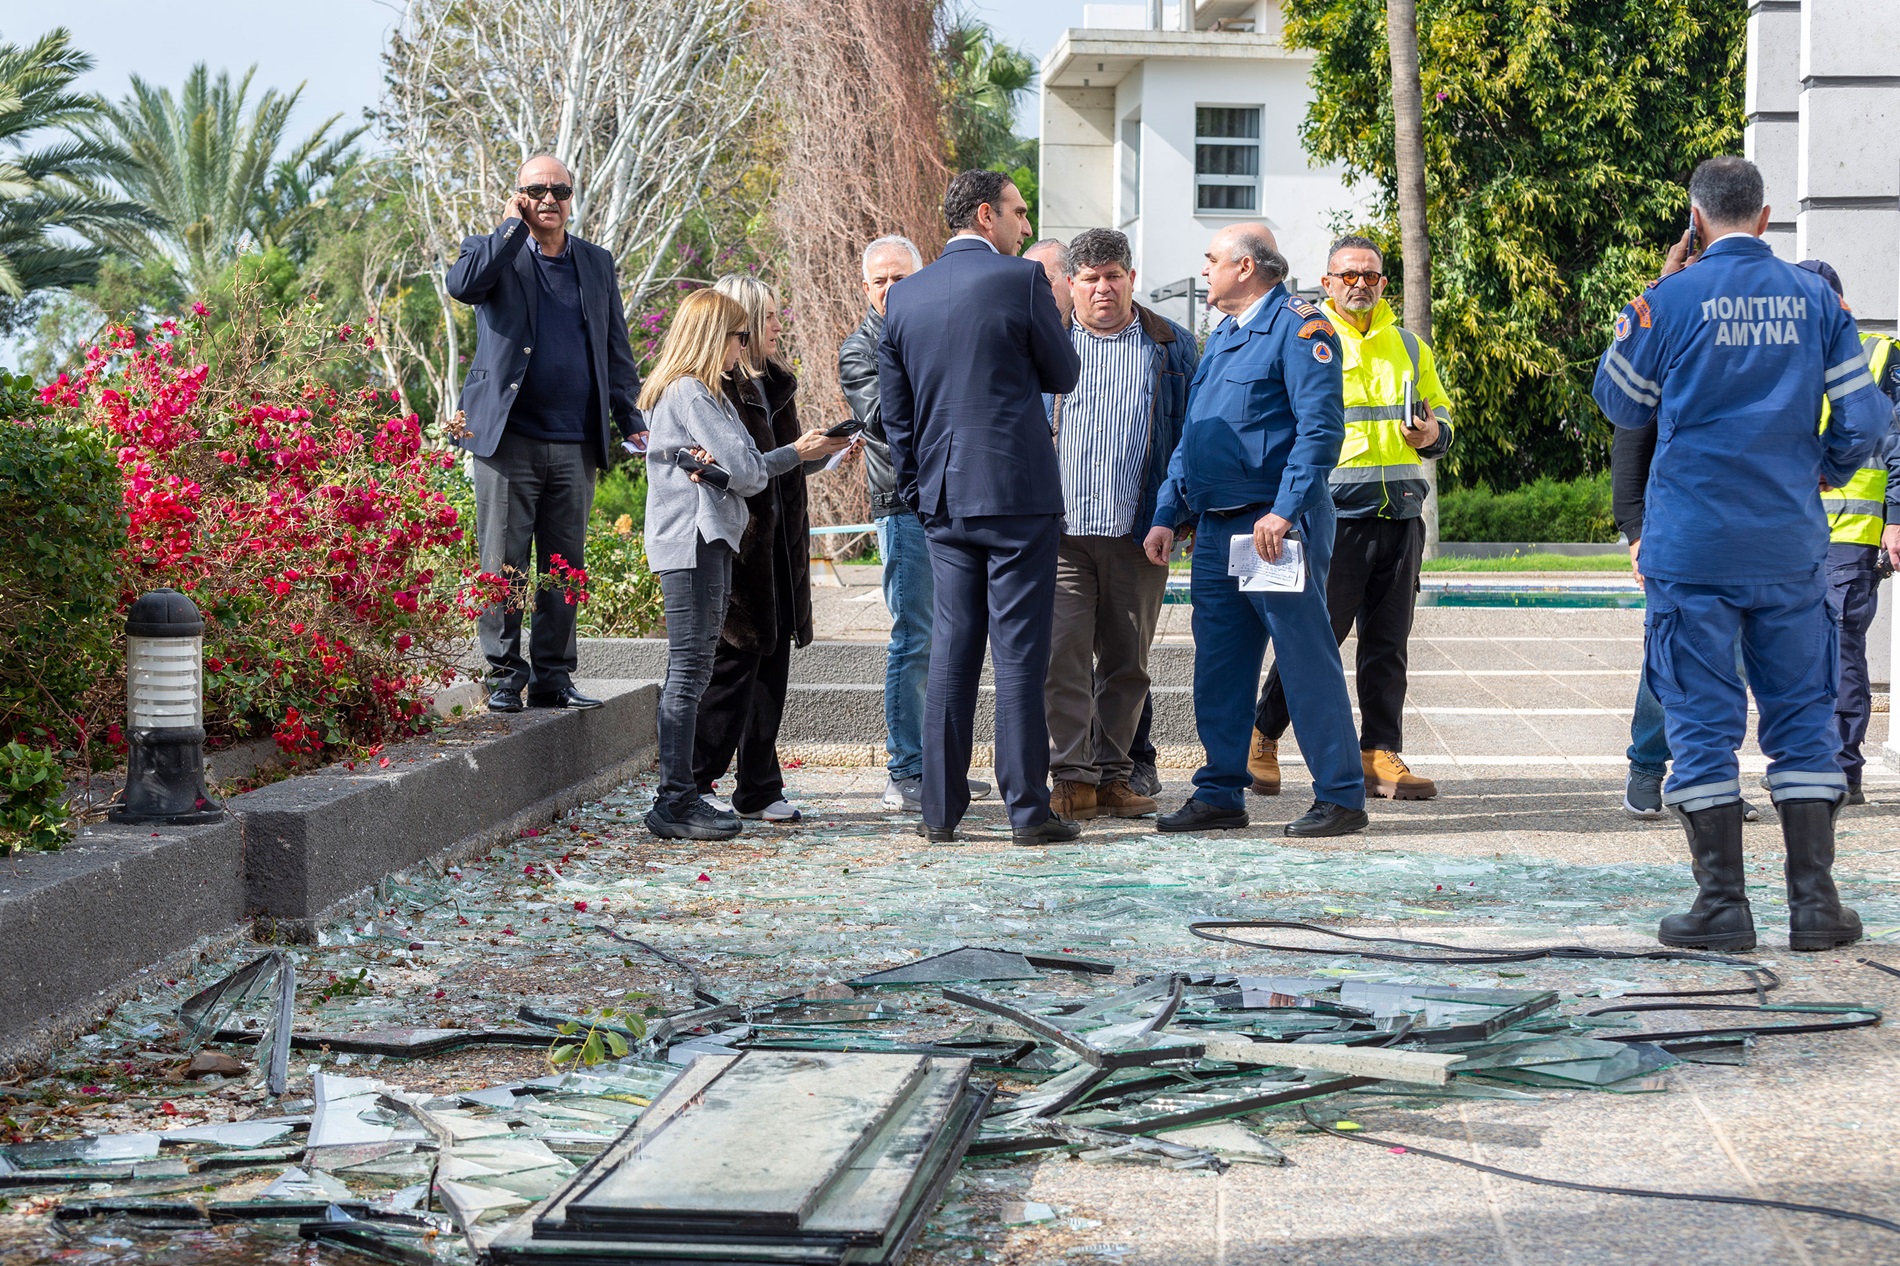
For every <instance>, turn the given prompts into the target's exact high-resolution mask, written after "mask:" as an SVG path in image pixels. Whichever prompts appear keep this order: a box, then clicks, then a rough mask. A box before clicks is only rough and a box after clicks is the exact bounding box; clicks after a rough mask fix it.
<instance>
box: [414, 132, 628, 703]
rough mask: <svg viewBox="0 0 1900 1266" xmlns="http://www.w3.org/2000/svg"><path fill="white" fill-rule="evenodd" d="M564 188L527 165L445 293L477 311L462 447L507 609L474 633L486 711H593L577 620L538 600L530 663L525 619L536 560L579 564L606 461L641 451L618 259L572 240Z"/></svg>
mask: <svg viewBox="0 0 1900 1266" xmlns="http://www.w3.org/2000/svg"><path fill="white" fill-rule="evenodd" d="M573 201H574V178H573V176H572V175H571V174H570V173H569V171H568V169H567V166H566V164H564V163H562V162H561V161H560V160H559V159H557V158H555V157H553V156H552V155H548V154H541V155H537V156H535V157H533V158H530V159H529V160H528V161H527V162H525V163H523V164H522V165H521V170H520V172H519V173H518V174H517V175H516V177H515V188H514V189H513V190H512V191H511V192H510V193H509V195H508V200H507V203H506V206H505V209H504V211H503V213H502V221H501V223H500V224H499V225H497V226H496V228H495V231H494V232H492V233H490V234H488V235H487V236H485V237H467V238H463V239H462V253H461V256H460V257H459V258H457V259H456V261H455V266H454V267H452V268H450V269H449V276H448V290H449V293H450V294H451V295H453V296H455V298H457V299H459V300H461V301H462V302H463V303H466V304H470V305H471V306H473V307H474V309H475V328H476V340H475V360H474V363H473V364H472V365H471V366H470V367H469V371H468V379H467V381H466V382H464V383H463V385H462V413H463V416H464V419H465V428H464V429H465V433H464V434H463V435H462V436H461V437H460V440H461V444H462V447H464V448H466V449H468V451H469V452H470V453H472V454H474V468H475V470H474V476H475V534H476V539H477V541H478V543H479V546H480V553H481V567H482V570H483V571H485V572H489V573H492V574H495V575H500V576H506V577H507V578H508V580H509V584H510V588H511V597H510V600H509V601H508V602H506V603H496V604H493V605H491V606H490V607H489V608H488V609H487V610H485V611H483V612H482V614H481V617H480V619H479V620H478V621H477V624H476V628H477V631H478V633H479V635H480V639H481V645H482V655H483V657H484V658H486V659H487V660H488V673H489V676H488V688H489V693H488V707H489V710H490V711H492V712H519V711H521V709H522V706H523V696H524V695H525V697H526V701H527V706H529V707H536V708H597V707H599V706H600V700H598V699H592V698H589V697H588V696H586V695H584V694H582V693H581V692H580V691H578V690H576V689H575V688H574V681H573V676H574V669H575V666H576V664H577V663H578V660H579V644H578V642H577V641H576V639H575V617H576V616H577V615H578V612H577V611H576V609H575V607H574V605H573V604H572V603H570V602H568V601H567V596H566V595H565V594H563V593H561V592H559V591H558V590H556V589H552V588H541V589H539V591H538V592H537V593H536V594H535V598H534V621H533V628H532V631H531V633H530V639H529V650H528V658H527V659H523V658H522V655H521V611H522V607H523V606H524V605H526V604H525V598H526V593H527V589H528V587H529V583H530V582H529V577H530V575H532V574H535V573H531V572H530V570H529V564H530V561H531V559H530V556H531V555H533V554H536V553H538V554H539V562H538V567H537V568H536V571H537V572H538V573H539V574H540V575H543V576H545V575H546V574H547V573H548V572H549V571H550V570H552V561H553V559H554V558H555V557H556V556H559V557H560V558H561V559H563V560H564V561H565V562H566V563H567V564H568V566H570V567H575V568H584V567H585V566H586V565H587V564H586V545H587V516H588V515H589V514H590V513H591V512H592V510H593V507H594V481H595V478H596V477H597V475H598V474H599V472H600V469H601V467H603V466H607V465H610V464H611V463H612V461H613V459H614V457H615V455H616V454H619V453H624V452H640V451H643V450H644V449H645V447H646V433H647V426H646V421H645V420H644V419H643V418H642V417H641V416H640V410H639V408H638V407H637V406H636V405H635V404H634V401H635V399H636V398H637V397H638V396H639V394H640V373H639V370H638V369H637V368H636V367H635V365H634V361H633V348H632V346H631V345H630V343H629V342H628V339H627V318H626V315H625V313H624V312H623V310H622V308H621V303H620V281H619V278H618V276H617V275H616V272H615V267H614V258H613V256H612V255H610V254H608V253H607V252H606V251H605V250H603V249H601V248H600V247H598V246H596V245H594V244H593V243H592V242H584V241H582V240H581V239H580V238H578V237H575V236H574V235H572V234H571V233H569V232H568V231H567V222H568V220H569V218H570V217H571V216H572V208H573Z"/></svg>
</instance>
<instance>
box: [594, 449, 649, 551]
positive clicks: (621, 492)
mask: <svg viewBox="0 0 1900 1266" xmlns="http://www.w3.org/2000/svg"><path fill="white" fill-rule="evenodd" d="M594 518H596V519H598V520H600V521H601V522H603V523H605V524H607V525H608V526H609V527H615V525H616V524H618V523H619V521H620V520H621V519H622V518H624V519H626V521H627V523H626V530H628V531H631V532H633V533H635V534H638V533H640V532H642V531H644V530H645V529H646V522H647V464H646V463H645V462H641V461H630V462H621V463H620V464H619V465H618V466H615V467H614V468H613V469H612V470H605V471H602V472H601V475H600V482H599V483H598V484H596V485H595V487H594ZM615 530H616V531H618V530H620V529H619V528H618V527H615Z"/></svg>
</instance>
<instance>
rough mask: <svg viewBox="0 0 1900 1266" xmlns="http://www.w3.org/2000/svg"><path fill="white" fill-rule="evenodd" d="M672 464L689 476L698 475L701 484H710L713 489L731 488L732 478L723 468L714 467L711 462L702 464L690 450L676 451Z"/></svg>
mask: <svg viewBox="0 0 1900 1266" xmlns="http://www.w3.org/2000/svg"><path fill="white" fill-rule="evenodd" d="M673 464H674V465H675V466H678V467H679V468H680V469H681V470H683V471H685V472H686V473H687V474H689V475H698V476H699V481H700V482H701V483H707V484H711V485H712V486H713V487H715V488H719V489H725V488H730V487H731V486H732V476H731V475H730V474H728V473H727V471H726V469H725V467H723V466H715V465H713V464H712V463H711V462H702V461H700V460H699V459H698V458H697V457H694V456H693V450H692V449H690V448H682V449H677V450H675V451H674V453H673Z"/></svg>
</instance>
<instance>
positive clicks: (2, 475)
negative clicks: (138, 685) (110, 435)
mask: <svg viewBox="0 0 1900 1266" xmlns="http://www.w3.org/2000/svg"><path fill="white" fill-rule="evenodd" d="M30 387H31V384H30V383H28V382H27V381H26V380H25V379H24V378H22V377H19V376H17V375H13V374H8V373H6V372H5V371H4V370H0V408H3V409H4V418H0V523H6V524H8V525H9V529H8V531H7V532H6V533H5V534H4V536H0V740H7V739H16V738H17V739H20V740H22V741H24V742H25V743H26V744H28V745H29V746H32V747H46V748H51V749H54V750H61V749H64V750H67V751H69V752H72V753H74V754H75V755H76V754H78V753H79V752H80V751H81V750H82V749H84V748H85V747H86V746H87V744H88V742H89V741H90V740H92V739H94V738H98V737H101V736H99V735H96V734H88V733H87V723H86V720H85V718H86V716H87V714H88V711H89V708H88V707H87V703H88V698H89V696H92V695H96V694H98V693H99V692H100V691H101V690H103V691H105V692H106V693H117V685H116V683H117V682H118V681H120V680H121V678H120V676H119V673H118V667H119V665H118V661H117V657H116V656H115V654H114V652H113V639H114V634H115V633H116V632H117V629H118V620H117V615H116V612H117V608H118V599H119V590H120V588H121V584H122V581H121V579H120V567H119V553H118V551H119V549H120V547H121V546H123V545H124V543H125V513H124V509H123V505H122V500H121V492H120V481H119V472H118V470H117V469H116V468H115V467H114V466H113V464H112V461H111V459H110V458H109V457H108V456H107V453H106V448H105V443H104V439H103V437H102V435H101V434H100V432H99V431H98V429H97V428H94V427H91V426H87V425H85V424H84V423H83V422H79V423H68V422H63V421H61V420H57V419H55V418H52V417H49V416H46V412H47V411H46V410H45V409H44V408H43V407H42V406H41V405H40V403H39V400H38V398H37V396H36V395H34V394H32V393H31V391H30Z"/></svg>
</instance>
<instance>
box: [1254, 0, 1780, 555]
mask: <svg viewBox="0 0 1900 1266" xmlns="http://www.w3.org/2000/svg"><path fill="white" fill-rule="evenodd" d="M1286 14H1287V24H1286V37H1287V41H1288V43H1289V44H1292V45H1297V46H1301V47H1306V48H1311V49H1314V50H1316V52H1317V53H1318V58H1317V60H1316V61H1315V63H1314V68H1313V79H1312V82H1313V87H1314V89H1315V92H1316V94H1317V96H1316V100H1315V101H1314V104H1313V105H1312V107H1311V108H1310V110H1309V111H1308V114H1307V119H1306V123H1305V126H1304V128H1303V136H1304V138H1305V142H1306V146H1307V149H1308V151H1309V152H1310V153H1311V154H1312V155H1313V156H1314V157H1315V158H1317V159H1321V160H1325V161H1338V162H1342V163H1343V164H1344V165H1345V167H1346V170H1347V174H1348V175H1349V176H1350V177H1351V178H1352V179H1355V180H1368V181H1370V182H1371V183H1372V184H1373V185H1374V186H1375V187H1376V188H1377V189H1378V190H1379V191H1380V194H1381V198H1380V202H1379V204H1378V207H1377V214H1378V217H1379V220H1378V223H1377V224H1375V225H1374V226H1373V235H1374V236H1375V237H1378V238H1379V239H1381V240H1382V241H1385V242H1390V243H1392V245H1393V250H1392V258H1390V259H1388V261H1387V272H1388V274H1391V273H1396V272H1397V271H1398V267H1397V265H1398V263H1399V260H1398V250H1397V236H1398V235H1397V232H1396V214H1395V213H1396V205H1395V192H1396V173H1395V171H1394V166H1393V125H1392V107H1391V92H1390V81H1391V72H1390V59H1389V58H1388V56H1387V55H1386V32H1385V6H1384V4H1383V2H1382V0H1287V4H1286ZM1746 16H1747V15H1746V13H1745V12H1744V6H1740V5H1707V4H1691V3H1688V0H1419V4H1418V24H1419V32H1418V38H1419V58H1420V63H1421V69H1422V80H1423V86H1424V97H1425V144H1426V179H1427V184H1428V190H1429V206H1430V212H1431V230H1432V231H1431V242H1432V253H1433V257H1434V259H1433V264H1434V278H1433V281H1434V285H1433V296H1432V300H1433V308H1434V312H1433V325H1434V335H1435V338H1436V341H1437V344H1438V355H1439V366H1440V372H1441V373H1442V374H1443V375H1444V377H1445V381H1446V383H1447V385H1448V387H1449V390H1450V392H1451V396H1452V405H1453V411H1454V416H1455V417H1456V418H1457V420H1458V424H1459V432H1458V443H1457V444H1456V445H1455V446H1454V447H1453V449H1452V451H1451V453H1450V454H1449V455H1448V456H1447V458H1446V459H1445V460H1444V462H1442V463H1441V465H1440V470H1441V471H1442V472H1445V473H1447V474H1449V475H1451V476H1452V478H1453V479H1454V480H1455V481H1456V482H1459V483H1465V484H1473V483H1477V482H1481V481H1482V482H1486V483H1489V484H1491V485H1492V486H1494V487H1513V486H1516V485H1518V484H1520V483H1524V482H1527V481H1529V480H1531V479H1533V478H1535V477H1537V476H1539V475H1550V476H1553V477H1557V478H1566V477H1570V476H1575V475H1579V474H1583V473H1585V472H1587V471H1590V470H1594V469H1599V468H1600V467H1601V466H1602V465H1603V464H1604V463H1605V461H1606V460H1607V452H1608V432H1607V429H1606V427H1605V424H1604V423H1603V421H1602V419H1601V417H1600V415H1599V414H1598V412H1597V409H1596V406H1595V405H1594V404H1593V403H1592V402H1591V399H1590V383H1591V378H1592V376H1593V374H1594V372H1595V364H1596V359H1597V357H1598V355H1599V354H1601V352H1602V350H1603V347H1604V345H1605V344H1606V342H1607V340H1608V338H1609V327H1610V322H1611V321H1612V320H1613V319H1614V317H1615V314H1616V312H1617V310H1618V309H1619V308H1620V307H1621V306H1622V305H1623V304H1624V303H1626V302H1628V300H1629V298H1630V296H1631V295H1633V294H1635V293H1637V292H1639V291H1640V290H1641V289H1642V287H1643V285H1644V284H1645V283H1646V282H1647V280H1648V279H1650V278H1652V277H1654V276H1655V274H1656V272H1657V271H1658V270H1659V268H1660V267H1661V263H1662V256H1663V251H1664V250H1665V249H1666V247H1667V245H1668V244H1669V243H1670V242H1672V241H1674V240H1675V238H1676V237H1677V236H1679V235H1680V233H1681V226H1682V223H1683V219H1684V217H1685V215H1686V214H1687V208H1688V194H1687V185H1688V177H1689V173H1690V172H1691V171H1692V170H1693V169H1694V167H1695V165H1696V164H1697V163H1698V162H1700V161H1701V160H1702V159H1704V158H1708V157H1710V156H1712V155H1716V154H1723V153H1734V152H1738V151H1739V149H1740V146H1741V128H1742V70H1743V60H1744V47H1743V36H1744V24H1745V21H1746ZM1394 299H1395V302H1396V301H1398V300H1400V299H1402V296H1399V295H1395V296H1394ZM1447 539H1450V536H1449V531H1447Z"/></svg>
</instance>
